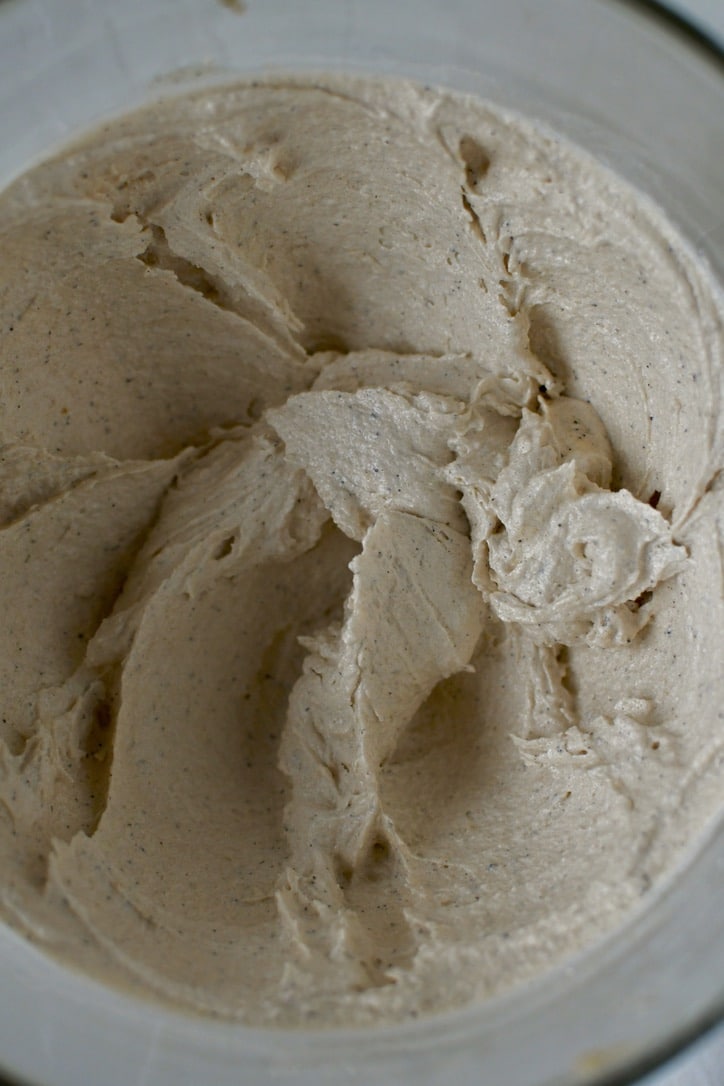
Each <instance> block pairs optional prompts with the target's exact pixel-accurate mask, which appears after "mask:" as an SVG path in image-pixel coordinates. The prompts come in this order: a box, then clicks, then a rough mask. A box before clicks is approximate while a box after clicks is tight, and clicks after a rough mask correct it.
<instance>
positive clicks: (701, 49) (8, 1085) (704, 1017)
mask: <svg viewBox="0 0 724 1086" xmlns="http://www.w3.org/2000/svg"><path fill="white" fill-rule="evenodd" d="M0 2H1V0H0ZM605 2H606V3H609V4H610V5H611V6H612V7H616V6H618V7H620V8H627V9H628V10H629V11H631V12H634V13H638V14H640V15H641V16H643V17H644V19H647V20H649V21H650V22H652V23H654V24H656V25H657V26H658V27H659V29H660V30H661V31H663V32H664V33H665V34H667V35H669V36H670V37H671V38H672V39H675V40H677V41H678V43H679V44H680V45H681V46H683V47H685V48H686V49H687V50H689V51H691V52H694V53H697V54H698V55H699V57H700V59H702V60H705V61H707V62H708V63H709V64H710V65H711V66H712V67H713V68H714V69H716V70H717V71H718V73H719V75H720V76H721V77H722V78H724V38H718V37H717V36H716V35H715V34H714V33H713V32H712V31H710V30H709V29H707V28H705V27H704V26H703V25H702V24H700V23H697V22H696V21H695V17H694V16H691V17H690V16H689V15H687V14H685V13H684V12H683V11H681V10H680V9H674V8H672V7H669V6H668V4H667V3H665V2H663V0H605ZM723 1025H724V992H722V995H721V997H720V998H719V999H718V1000H716V1001H715V1002H714V1003H712V1005H711V1006H710V1007H709V1008H708V1009H707V1011H706V1012H704V1013H702V1014H700V1015H699V1016H698V1017H697V1018H695V1019H694V1021H693V1022H692V1023H690V1024H689V1025H688V1026H685V1027H684V1028H682V1029H681V1030H680V1031H678V1032H676V1033H675V1034H672V1035H671V1036H670V1037H669V1038H667V1039H666V1040H665V1041H662V1042H660V1043H658V1044H654V1045H653V1046H652V1047H651V1048H649V1049H648V1050H647V1051H645V1052H642V1053H638V1054H636V1055H633V1056H632V1057H628V1058H627V1059H626V1060H625V1063H624V1064H622V1065H620V1066H619V1067H618V1068H613V1069H610V1070H607V1071H603V1072H601V1073H600V1074H599V1075H598V1076H597V1077H596V1078H595V1080H592V1082H591V1086H637V1084H638V1083H640V1080H641V1079H642V1078H644V1077H645V1076H647V1075H649V1074H652V1073H653V1072H655V1071H657V1070H658V1071H664V1070H666V1065H667V1064H668V1062H669V1061H670V1060H672V1059H673V1058H675V1057H676V1056H683V1055H685V1054H686V1053H687V1052H688V1051H689V1050H690V1049H691V1047H692V1046H694V1045H695V1044H697V1043H698V1042H700V1041H704V1040H705V1039H706V1038H707V1037H708V1036H710V1035H712V1034H713V1033H714V1032H715V1031H716V1030H717V1028H719V1027H721V1026H723ZM0 1059H2V1055H1V1054H0ZM0 1086H43V1084H41V1083H39V1082H33V1081H32V1080H30V1079H28V1078H25V1077H18V1076H17V1075H16V1074H15V1073H14V1072H9V1071H8V1070H7V1069H6V1068H5V1067H3V1066H2V1064H1V1063H0ZM652 1086H653V1084H652Z"/></svg>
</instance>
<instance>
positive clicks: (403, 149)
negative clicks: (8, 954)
mask: <svg viewBox="0 0 724 1086" xmlns="http://www.w3.org/2000/svg"><path fill="white" fill-rule="evenodd" d="M0 245H1V246H2V252H3V257H4V259H3V261H2V265H1V267H0V320H1V321H2V325H1V327H0V357H2V384H3V395H2V398H1V399H0V439H1V440H2V447H1V448H0V563H1V568H2V570H3V576H2V578H0V594H1V596H2V607H3V614H4V622H3V625H2V628H1V629H0V699H1V700H2V723H1V724H0V872H2V874H0V914H1V915H2V916H3V917H4V919H5V920H6V921H7V922H9V923H11V924H12V925H14V926H16V927H18V928H19V929H20V930H21V931H23V932H24V933H25V934H26V935H27V937H28V938H30V939H32V940H33V941H35V942H37V943H38V944H40V945H42V946H43V947H44V948H46V949H47V950H48V951H49V952H52V953H53V954H55V955H57V956H59V957H60V958H62V959H64V960H66V961H68V962H71V963H73V964H75V965H76V966H79V967H81V968H83V969H86V970H87V971H88V972H90V973H91V974H92V975H93V976H96V977H99V978H101V979H103V980H105V981H107V982H109V983H113V984H117V985H121V986H125V987H128V986H131V987H133V988H135V989H136V990H137V991H140V992H142V993H144V994H150V995H153V996H155V997H156V998H161V999H163V1000H167V1001H169V1002H171V1003H173V1004H177V1005H181V1006H184V1007H187V1008H192V1009H194V1010H197V1011H201V1012H205V1013H209V1014H214V1015H218V1016H221V1017H225V1018H231V1019H237V1020H242V1021H246V1022H252V1023H260V1024H264V1025H294V1026H297V1025H320V1024H322V1025H335V1024H337V1025H339V1024H342V1025H344V1024H359V1025H365V1024H370V1023H376V1022H390V1021H395V1020H403V1019H406V1018H410V1017H414V1016H416V1015H419V1014H424V1013H430V1012H434V1011H440V1010H446V1009H450V1008H452V1007H455V1006H460V1005H462V1004H464V1003H467V1002H470V1001H474V1000H479V999H484V998H487V997H490V996H492V995H496V994H498V993H500V992H502V991H505V990H507V989H509V988H511V987H512V986H513V985H515V984H519V983H522V982H524V981H528V980H530V979H532V978H534V977H536V976H539V975H540V974H542V973H544V972H545V971H546V970H548V969H550V968H552V967H554V966H555V965H556V964H558V963H559V962H561V961H563V960H566V959H568V958H569V957H570V956H571V955H573V954H574V953H576V952H578V951H580V950H582V949H583V948H585V947H586V946H588V945H589V944H590V943H591V942H593V941H595V940H596V939H598V938H599V937H600V936H602V935H603V934H605V933H610V932H612V931H614V930H615V928H616V926H617V925H619V924H621V923H622V922H623V921H624V919H625V918H626V917H627V916H629V915H631V914H632V913H633V912H635V911H636V910H638V909H640V908H642V907H645V905H646V903H647V902H648V901H650V900H652V896H653V893H654V891H655V889H656V887H658V886H660V885H662V883H663V882H664V880H665V879H666V878H667V877H670V876H671V874H672V873H673V872H675V871H676V869H677V866H679V865H680V864H681V863H682V862H683V859H685V856H686V854H687V850H690V849H691V848H692V847H694V845H695V843H696V840H697V838H698V837H700V835H701V834H702V833H703V832H704V831H705V829H706V827H707V826H710V825H711V824H712V822H713V820H714V819H716V818H717V817H718V816H719V815H720V812H721V805H722V794H723V790H722V784H723V783H724V739H723V738H722V728H721V708H720V706H721V703H722V695H723V694H724V690H723V689H722V680H723V675H724V669H723V668H722V657H721V630H722V625H723V624H722V515H723V509H724V503H723V500H722V484H721V476H720V474H719V472H720V470H721V466H722V448H723V446H722V429H721V412H720V393H721V377H722V372H723V371H722V343H723V342H724V336H723V334H722V328H723V323H722V302H721V297H720V295H719V293H718V290H717V288H716V286H715V284H714V283H713V281H712V280H711V279H710V278H709V275H708V273H707V271H706V269H705V268H703V267H702V266H701V265H700V264H699V263H698V262H697V260H696V259H695V257H694V256H693V255H692V254H691V252H690V251H689V249H688V247H687V245H686V244H685V242H684V241H683V240H682V239H681V238H680V237H679V235H678V234H677V233H676V231H675V229H674V228H673V227H672V226H671V225H670V224H669V223H668V221H667V220H666V219H665V217H664V216H663V215H662V214H661V213H660V212H659V211H658V210H657V209H656V208H655V207H654V206H653V205H652V204H651V203H650V202H649V201H648V200H647V199H646V198H645V197H643V196H642V195H640V194H638V193H636V192H635V191H633V190H632V189H631V188H630V187H629V186H628V185H627V184H626V183H625V182H623V181H622V180H620V179H618V178H617V177H615V176H614V175H613V174H612V173H610V172H609V171H607V170H606V169H604V167H602V166H601V165H600V164H598V163H597V162H595V161H594V160H593V159H592V158H590V157H589V156H587V155H586V154H584V153H583V152H582V151H580V150H578V149H576V148H574V147H573V146H571V145H570V144H568V143H567V142H566V141H564V140H562V139H560V138H558V137H557V136H556V135H554V134H553V133H551V132H550V131H547V130H545V129H543V128H542V127H539V126H537V125H534V124H533V123H530V122H528V121H526V120H525V119H523V118H520V117H518V116H515V115H512V114H509V113H507V112H505V111H503V110H501V109H499V108H498V107H496V106H494V105H492V104H490V103H485V102H481V101H477V100H475V99H473V98H469V97H464V96H462V95H458V94H454V93H451V92H447V91H443V90H437V89H431V88H421V87H418V86H415V85H412V84H408V83H403V82H399V81H395V80H391V79H364V78H361V77H359V78H357V77H355V78H350V77H341V76H335V77H329V78H326V77H325V78H324V79H317V80H312V79H310V78H302V77H292V76H290V77H288V78H283V79H282V78H277V79H265V80H262V81H258V82H254V83H241V84H239V85H235V86H224V87H218V88H214V89H210V90H209V89H207V90H205V91H204V92H201V93H199V92H197V93H195V94H193V95H189V96H186V97H182V98H178V99H175V100H171V101H166V102H160V103H157V104H155V105H153V106H149V107H147V108H146V109H144V110H143V111H141V112H139V113H136V114H134V115H130V116H127V117H125V118H121V119H118V120H115V121H113V122H111V123H109V124H108V125H106V126H105V127H104V128H103V129H102V130H99V131H97V132H95V133H93V134H92V135H90V136H88V137H87V138H86V139H84V140H83V141H82V142H79V143H77V144H76V145H74V146H73V147H71V148H69V149H68V150H66V151H65V152H64V153H62V154H61V155H59V156H58V157H56V158H54V159H52V160H50V161H48V162H46V163H44V164H42V165H41V166H38V167H36V168H35V169H33V170H32V171H31V172H29V173H28V174H26V175H25V176H24V177H22V178H20V179H19V180H18V181H16V182H15V183H14V184H13V185H12V186H11V187H10V188H9V189H8V190H7V191H6V192H5V193H4V194H3V195H2V196H0Z"/></svg>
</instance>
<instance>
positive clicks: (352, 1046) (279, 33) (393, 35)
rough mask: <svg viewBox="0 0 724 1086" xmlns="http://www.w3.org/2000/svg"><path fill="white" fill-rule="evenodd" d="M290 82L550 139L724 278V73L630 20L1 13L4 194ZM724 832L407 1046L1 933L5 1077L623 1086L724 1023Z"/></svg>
mask: <svg viewBox="0 0 724 1086" xmlns="http://www.w3.org/2000/svg"><path fill="white" fill-rule="evenodd" d="M270 68H273V69H290V68H293V69H297V70H318V71H319V70H339V69H343V70H348V71H354V70H357V71H366V72H373V73H374V72H380V73H391V74H397V75H404V76H410V77H413V78H417V79H421V80H424V81H426V82H433V83H439V84H446V85H448V86H451V87H453V88H457V89H460V90H467V91H472V92H475V93H478V94H480V95H482V96H485V97H490V98H492V99H494V100H496V101H498V102H499V103H501V104H502V105H505V106H510V107H513V108H516V109H518V110H520V111H521V112H523V113H525V114H527V115H529V116H533V117H537V118H539V119H541V120H543V121H545V122H548V123H550V124H551V125H553V126H554V127H555V128H557V129H558V130H559V131H561V132H563V133H565V134H566V135H568V136H569V137H570V138H572V139H573V140H575V141H576V142H578V143H579V144H581V145H583V146H584V147H586V148H588V149H589V150H591V151H592V152H593V153H594V154H596V155H597V156H598V157H599V158H600V159H602V160H603V161H604V162H606V163H608V164H609V165H611V166H612V167H613V168H614V169H616V170H617V171H618V172H620V173H621V174H623V175H624V176H625V177H627V178H628V179H629V180H630V181H632V182H633V183H634V184H636V185H637V186H638V187H639V188H640V189H643V190H644V191H646V192H648V193H649V194H650V195H651V196H653V197H654V199H655V200H657V201H658V202H659V204H660V205H661V206H663V207H664V208H665V210H666V211H667V212H668V214H669V216H670V217H671V218H672V219H673V220H674V221H675V222H676V223H678V225H679V226H680V228H681V230H682V231H683V232H684V233H685V234H686V235H687V236H688V238H689V239H690V241H692V242H693V244H694V245H695V247H696V248H697V249H698V250H699V252H700V253H701V255H702V257H703V258H704V259H705V260H708V262H709V263H710V265H711V267H712V268H713V270H714V272H715V274H716V275H717V276H718V277H719V278H720V279H721V280H722V281H724V64H723V63H722V59H721V57H717V56H716V55H715V52H714V51H713V50H712V49H707V48H706V45H705V43H704V42H703V41H701V40H699V41H697V40H696V38H695V36H693V35H691V34H690V35H687V34H685V33H684V32H683V31H682V29H681V27H679V28H678V30H677V28H676V26H675V25H673V24H672V23H671V22H667V21H666V20H665V19H663V18H662V17H661V16H660V14H657V11H656V9H655V7H654V6H653V5H650V6H646V5H643V4H638V5H637V4H627V3H624V2H621V0H618V2H616V0H611V2H604V0H586V2H585V3H583V2H581V0H546V3H545V4H544V3H541V2H540V0H515V2H513V0H506V2H505V3H502V2H500V0H396V2H395V3H393V4H390V3H389V2H387V0H344V2H343V0H307V2H305V3H300V2H299V0H249V2H248V3H246V4H243V3H241V2H238V0H236V2H235V0H223V2H222V0H124V2H123V3H117V2H115V0H62V2H61V3H59V2H57V0H56V2H53V0H0V118H2V119H1V120H0V130H1V132H2V139H0V184H4V183H5V182H7V181H8V180H10V178H11V177H13V176H14V175H16V174H17V173H19V172H20V171H21V170H24V169H25V168H27V167H28V166H29V165H31V164H32V162H33V161H35V160H37V159H38V158H39V157H41V156H44V155H46V154H47V153H48V152H49V151H50V150H52V149H54V148H55V147H57V146H58V145H61V144H62V143H63V142H64V141H65V140H66V139H67V138H68V137H69V136H70V135H71V134H75V133H77V132H78V131H79V130H82V129H83V128H85V127H87V126H88V125H90V124H92V123H93V122H96V121H98V120H99V119H100V118H102V117H105V116H108V115H111V114H114V113H118V112H121V111H124V110H126V109H128V108H130V107H132V106H135V105H138V104H140V103H142V102H145V101H148V100H149V99H151V98H153V97H154V96H160V95H169V94H174V93H178V92H181V91H183V90H186V89H188V88H189V86H199V85H203V84H204V83H205V82H217V81H219V80H224V79H228V78H230V76H232V75H238V74H240V73H241V74H246V73H253V72H259V71H267V70H269V69H270ZM723 885H724V826H722V825H718V826H716V827H713V828H712V830H711V832H710V833H709V835H708V837H707V839H706V840H705V841H700V842H698V847H697V850H696V851H695V852H693V853H692V854H691V855H690V857H689V859H688V863H687V864H686V866H685V868H684V869H683V870H682V871H681V872H680V873H679V875H678V877H677V878H676V879H675V880H673V881H672V882H671V884H669V885H668V886H666V887H664V889H663V890H662V891H661V892H659V894H658V895H657V897H656V898H655V900H652V901H651V903H650V905H649V908H648V909H647V910H646V911H645V912H643V913H641V914H639V915H637V916H636V917H635V918H633V919H632V920H631V921H630V922H629V923H628V924H627V925H626V926H625V927H624V928H623V929H622V930H618V931H617V932H615V933H614V934H613V935H612V936H610V937H609V938H607V939H606V940H605V941H603V942H599V943H598V944H597V945H595V946H593V947H592V948H591V949H590V950H589V951H588V952H586V953H585V954H582V955H580V956H579V957H577V958H575V959H574V960H572V961H569V962H567V963H565V964H564V965H563V966H562V967H560V968H558V969H557V970H555V971H554V972H551V973H549V974H547V975H546V976H545V977H544V978H542V979H541V980H540V981H539V982H537V983H533V984H530V985H528V986H526V987H525V988H523V989H520V990H516V991H513V992H512V993H511V994H510V995H508V996H506V997H504V998H501V999H497V1000H495V1001H492V1002H490V1003H488V1004H485V1005H481V1006H471V1007H469V1008H467V1009H465V1010H462V1011H457V1012H455V1013H450V1014H447V1015H440V1016H437V1017H435V1018H431V1019H429V1020H427V1021H424V1022H417V1023H414V1024H411V1025H406V1026H396V1027H394V1028H376V1029H365V1030H359V1031H351V1030H350V1031H336V1032H327V1033H322V1032H313V1031H309V1032H304V1033H292V1032H284V1031H279V1032H265V1031H262V1030H255V1029H246V1028H241V1027H239V1026H236V1025H227V1024H223V1023H219V1022H214V1021H207V1020H203V1019H200V1018H194V1017H191V1016H186V1015H183V1014H180V1013H174V1012H172V1011H169V1010H166V1009H164V1008H161V1007H159V1006H156V1005H152V1004H148V1003H145V1002H142V1001H139V1000H135V999H132V998H130V997H128V996H126V995H123V994H121V993H119V992H117V991H114V990H110V989H106V988H104V987H102V986H100V985H99V984H97V983H94V982H93V981H91V980H89V979H87V978H85V977H84V976H81V975H78V974H76V973H75V972H74V971H73V970H71V969H68V968H66V967H63V966H61V965H59V964H57V963H56V962H54V961H52V960H50V959H49V958H48V957H46V956H45V955H44V954H42V953H40V952H39V951H38V950H36V949H35V948H34V947H33V946H31V945H30V943H28V942H26V941H24V940H23V939H21V938H20V937H18V936H17V935H16V934H15V933H13V932H12V931H10V930H9V929H8V928H6V927H4V926H3V925H0V1064H2V1065H3V1066H4V1068H5V1070H6V1072H7V1073H8V1074H10V1075H12V1076H18V1077H19V1078H20V1079H24V1080H27V1081H29V1082H36V1083H43V1084H46V1086H77V1084H78V1083H79V1082H89V1081H99V1082H100V1081H102V1082H103V1083H105V1084H106V1086H136V1084H139V1086H140V1084H141V1083H150V1082H153V1083H156V1084H159V1086H165V1084H171V1083H173V1084H174V1086H183V1084H194V1086H197V1084H198V1083H213V1084H215V1086H231V1084H236V1083H250V1084H258V1086H270V1084H272V1083H275V1084H276V1083H278V1084H285V1086H312V1084H314V1086H325V1084H329V1086H332V1084H334V1086H338V1084H340V1083H345V1084H348V1086H361V1084H372V1083H388V1084H394V1083H398V1084H410V1083H416V1084H418V1086H430V1084H433V1083H440V1084H442V1083H451V1082H452V1083H455V1084H456V1086H467V1084H470V1086H472V1084H473V1083H475V1084H477V1086H480V1084H490V1086H498V1084H503V1083H504V1084H505V1086H553V1084H556V1086H593V1084H596V1086H604V1084H609V1086H612V1084H614V1083H623V1082H628V1081H633V1079H634V1078H635V1077H636V1076H637V1075H639V1074H640V1073H642V1072H643V1071H644V1070H645V1069H647V1068H649V1067H652V1066H654V1065H655V1064H656V1063H657V1062H658V1061H660V1060H661V1059H663V1058H664V1057H665V1056H666V1055H668V1054H669V1053H671V1052H672V1051H673V1050H674V1049H675V1048H677V1047H678V1046H680V1045H682V1044H683V1043H685V1042H686V1041H687V1040H689V1039H691V1038H692V1037H693V1036H695V1035H696V1034H697V1033H698V1032H700V1031H702V1030H703V1029H704V1028H706V1026H708V1025H710V1024H712V1023H713V1022H715V1021H716V1020H717V1019H718V1018H719V1017H721V1016H722V1013H723V1012H724V910H723V909H722V907H721V891H722V886H723Z"/></svg>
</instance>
